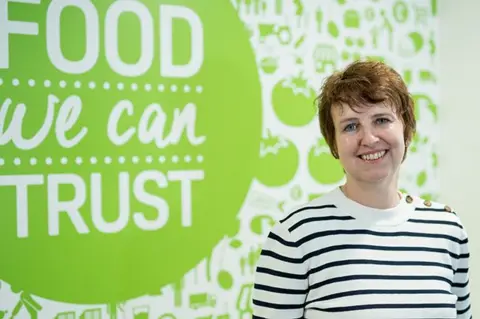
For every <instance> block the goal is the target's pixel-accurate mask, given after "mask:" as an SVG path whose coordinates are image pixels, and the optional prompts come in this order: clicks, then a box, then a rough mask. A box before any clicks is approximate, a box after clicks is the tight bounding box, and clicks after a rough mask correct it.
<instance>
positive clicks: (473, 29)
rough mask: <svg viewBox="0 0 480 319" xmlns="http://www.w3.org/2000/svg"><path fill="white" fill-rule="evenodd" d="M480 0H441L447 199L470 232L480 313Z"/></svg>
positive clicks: (474, 292)
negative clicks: (479, 207)
mask: <svg viewBox="0 0 480 319" xmlns="http://www.w3.org/2000/svg"><path fill="white" fill-rule="evenodd" d="M479 12H480V1H478V0H462V1H453V0H440V1H439V24H440V25H439V28H440V38H439V44H438V51H439V55H440V66H439V72H440V74H439V79H440V100H441V105H440V111H439V115H440V118H441V127H440V128H441V132H442V133H441V134H442V136H441V139H440V140H441V144H440V154H439V167H440V168H439V175H440V176H439V177H440V181H441V187H440V190H441V200H442V201H443V202H446V203H447V204H449V205H451V206H452V207H454V208H455V210H457V212H458V214H459V215H460V217H461V219H462V221H463V223H464V224H465V226H466V229H467V231H468V232H469V235H470V250H471V253H470V254H471V267H470V269H471V273H472V275H471V284H472V294H471V296H472V301H473V302H472V306H473V308H474V313H476V314H478V313H480V309H478V308H480V274H479V273H478V269H479V266H480V230H478V229H477V227H478V225H480V211H479V210H478V203H479V200H480V188H479V186H480V185H479V184H480V183H479V182H480V138H479V133H480V132H479V128H480V125H479V124H480V96H479V94H480V81H479V75H480V37H479V36H478V30H480V19H478V13H479Z"/></svg>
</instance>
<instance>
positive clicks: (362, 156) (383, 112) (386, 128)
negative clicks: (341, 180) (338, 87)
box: [332, 104, 405, 183]
mask: <svg viewBox="0 0 480 319" xmlns="http://www.w3.org/2000/svg"><path fill="white" fill-rule="evenodd" d="M357 111H358V112H359V113H357V112H355V111H353V110H352V109H351V108H350V107H349V106H348V105H346V104H343V105H338V106H335V107H334V108H333V109H332V117H333V122H334V125H335V139H336V145H337V152H338V156H339V160H340V162H341V164H342V165H343V167H344V169H345V171H346V173H347V178H350V179H351V178H353V179H355V180H356V181H358V182H367V183H375V182H380V181H382V180H384V179H386V178H388V177H394V176H396V175H397V173H398V171H399V168H400V165H401V163H402V160H403V156H404V152H405V141H404V135H403V134H404V126H403V123H402V121H401V119H399V118H398V117H397V115H396V114H395V112H394V111H393V108H391V107H387V106H385V105H382V104H378V105H369V106H364V107H359V108H358V110H357Z"/></svg>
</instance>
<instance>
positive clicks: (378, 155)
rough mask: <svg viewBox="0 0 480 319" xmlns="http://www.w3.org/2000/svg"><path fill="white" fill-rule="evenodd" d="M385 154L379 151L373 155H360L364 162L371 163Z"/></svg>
mask: <svg viewBox="0 0 480 319" xmlns="http://www.w3.org/2000/svg"><path fill="white" fill-rule="evenodd" d="M385 153H386V151H381V152H377V153H373V154H367V155H362V156H361V157H362V159H364V160H366V161H373V160H376V159H379V158H380V157H383V155H385Z"/></svg>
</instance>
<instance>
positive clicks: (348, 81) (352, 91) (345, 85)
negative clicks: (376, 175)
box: [316, 61, 416, 158]
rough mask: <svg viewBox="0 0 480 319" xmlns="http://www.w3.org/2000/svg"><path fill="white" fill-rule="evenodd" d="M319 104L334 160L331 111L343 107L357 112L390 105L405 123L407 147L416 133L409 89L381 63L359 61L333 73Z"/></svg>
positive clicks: (320, 95)
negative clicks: (367, 107)
mask: <svg viewBox="0 0 480 319" xmlns="http://www.w3.org/2000/svg"><path fill="white" fill-rule="evenodd" d="M316 101H317V106H318V119H319V122H320V130H321V133H322V135H323V137H324V138H325V141H326V142H327V144H328V146H329V147H330V151H331V152H332V155H333V156H334V157H335V158H338V152H337V145H336V142H335V126H334V123H333V119H332V112H331V111H332V107H334V106H338V105H339V104H340V103H345V104H347V105H348V106H349V107H351V108H352V110H354V111H356V109H358V107H361V106H365V105H371V104H378V103H388V104H390V105H391V106H392V107H393V108H394V111H395V112H396V113H397V115H398V116H399V117H400V118H401V119H402V121H403V124H404V127H405V128H404V134H403V135H404V139H405V145H406V147H408V144H409V143H410V141H411V140H412V137H413V134H415V131H416V120H415V114H414V102H413V99H412V97H411V95H410V93H409V91H408V88H407V85H406V84H405V82H404V81H403V79H402V77H401V76H400V74H398V73H397V72H396V71H395V70H394V69H393V68H392V67H389V66H388V65H386V64H384V63H382V62H378V61H356V62H353V63H351V64H349V65H347V66H346V68H344V69H343V70H340V71H337V72H334V73H333V74H332V75H330V76H329V77H327V78H326V79H325V81H324V83H323V85H322V88H321V91H320V94H319V96H318V97H317V99H316ZM405 155H406V151H405Z"/></svg>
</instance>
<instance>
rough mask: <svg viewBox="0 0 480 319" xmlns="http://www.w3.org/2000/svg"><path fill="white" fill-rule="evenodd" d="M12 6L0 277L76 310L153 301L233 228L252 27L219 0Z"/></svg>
mask: <svg viewBox="0 0 480 319" xmlns="http://www.w3.org/2000/svg"><path fill="white" fill-rule="evenodd" d="M7 10H8V17H9V19H10V20H12V21H13V20H14V21H19V22H18V23H17V24H14V25H13V26H12V28H10V29H8V28H7V29H8V31H6V30H7V29H5V28H4V27H3V26H2V25H0V32H9V34H8V36H7V37H0V39H7V40H5V41H7V42H8V43H1V44H0V47H1V48H2V49H1V50H3V54H0V59H1V60H0V78H1V83H2V84H1V85H0V93H1V94H0V97H1V99H2V100H0V106H1V109H0V145H1V146H0V147H1V148H0V150H1V152H0V154H1V155H0V156H1V157H2V158H1V159H0V164H1V165H0V174H1V175H0V198H1V199H2V214H0V241H1V242H2V245H1V246H0V255H1V256H2V265H1V266H0V279H2V280H4V281H6V282H8V283H10V284H11V285H12V286H13V287H16V289H19V290H23V291H26V292H28V293H31V294H35V295H37V296H41V297H43V298H48V299H52V300H59V301H63V302H71V303H80V304H88V303H103V302H115V301H124V300H128V299H130V298H134V297H137V296H140V295H145V294H158V293H159V291H160V288H161V287H162V286H164V285H167V284H169V283H172V282H176V281H179V280H180V279H181V278H182V276H183V275H184V274H185V273H186V272H187V271H188V270H189V269H191V268H192V267H194V266H195V265H196V264H198V262H199V261H200V260H202V259H203V258H205V257H207V256H209V255H210V253H211V251H212V249H213V247H214V246H215V245H216V244H217V243H218V242H219V240H220V239H221V238H222V237H224V236H225V235H226V234H233V233H235V232H236V230H237V228H238V219H237V214H238V211H239V209H240V208H241V206H242V204H243V202H244V199H245V197H246V193H247V192H248V190H249V188H250V185H251V182H252V178H253V177H254V175H255V172H256V167H257V162H258V157H259V148H260V146H259V145H260V137H261V123H262V118H261V114H262V105H261V87H260V83H259V77H258V74H257V68H256V63H255V57H254V54H253V51H252V48H251V46H250V43H249V38H248V33H247V31H246V30H245V28H244V26H243V24H242V22H241V21H240V20H239V18H238V16H237V13H236V12H235V10H234V8H233V7H232V6H231V4H230V2H229V1H227V0H225V1H216V2H215V4H211V3H210V2H208V1H196V0H175V1H173V0H171V1H147V0H144V1H96V2H91V1H87V0H80V1H77V0H75V1H73V0H71V1H67V0H63V1H55V0H52V1H42V2H41V3H39V4H26V3H19V4H16V5H11V4H8V8H7ZM0 24H1V20H0ZM22 24H23V25H22ZM22 32H23V33H24V34H19V33H22ZM2 41H3V40H2ZM5 52H10V55H8V54H6V53H5ZM246 92H247V93H246Z"/></svg>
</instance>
